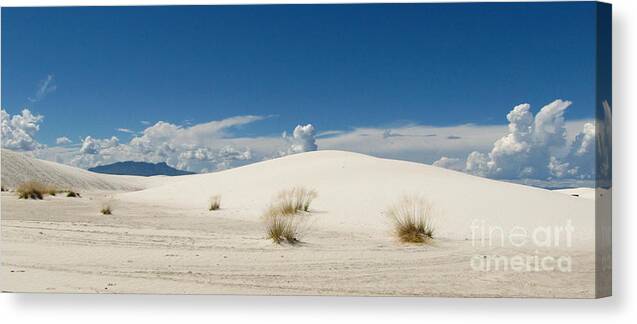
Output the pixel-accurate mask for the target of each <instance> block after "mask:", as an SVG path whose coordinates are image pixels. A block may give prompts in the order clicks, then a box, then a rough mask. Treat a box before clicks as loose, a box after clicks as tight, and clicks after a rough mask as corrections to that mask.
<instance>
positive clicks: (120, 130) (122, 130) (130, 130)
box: [115, 128, 135, 134]
mask: <svg viewBox="0 0 637 324" xmlns="http://www.w3.org/2000/svg"><path fill="white" fill-rule="evenodd" d="M115 130H116V131H118V132H122V133H127V134H135V131H134V130H132V129H128V128H116V129H115Z"/></svg>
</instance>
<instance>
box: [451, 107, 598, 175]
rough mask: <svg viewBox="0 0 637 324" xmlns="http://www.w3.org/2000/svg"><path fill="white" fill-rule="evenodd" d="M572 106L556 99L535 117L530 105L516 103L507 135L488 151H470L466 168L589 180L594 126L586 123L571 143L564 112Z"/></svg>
mask: <svg viewBox="0 0 637 324" xmlns="http://www.w3.org/2000/svg"><path fill="white" fill-rule="evenodd" d="M570 105H571V102H570V101H564V100H559V99H558V100H555V101H553V102H551V103H549V104H548V105H546V106H544V107H542V109H540V111H539V112H538V113H537V115H535V117H534V116H533V113H532V112H531V110H530V109H531V106H530V105H529V104H521V105H518V106H515V107H514V108H513V109H512V110H511V111H510V112H509V113H508V114H507V120H508V121H509V125H508V134H506V135H504V136H503V137H501V138H499V139H498V140H496V141H495V142H494V144H493V147H492V148H491V151H490V152H489V153H488V154H485V153H481V152H480V151H478V150H476V151H473V152H471V153H470V154H469V155H468V156H467V158H466V163H465V168H464V171H466V172H468V173H472V174H475V175H479V176H487V177H491V178H500V179H518V178H532V179H550V178H579V179H590V178H591V177H592V175H593V164H594V160H593V157H592V155H587V154H592V153H591V152H592V151H593V148H592V145H593V143H594V138H595V127H594V126H593V124H591V123H589V122H586V123H584V124H583V126H582V130H581V131H580V132H578V133H577V134H576V135H575V136H574V139H573V140H572V145H570V146H569V137H568V133H569V132H568V127H567V123H566V122H565V120H564V112H565V111H566V109H567V108H568V107H569V106H570ZM584 155H587V156H584ZM454 167H455V168H456V169H457V164H454Z"/></svg>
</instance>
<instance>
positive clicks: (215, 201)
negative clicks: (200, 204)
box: [208, 195, 221, 210]
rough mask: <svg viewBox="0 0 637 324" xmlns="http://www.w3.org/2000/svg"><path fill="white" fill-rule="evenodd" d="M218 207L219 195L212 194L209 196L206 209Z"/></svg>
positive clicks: (219, 203)
mask: <svg viewBox="0 0 637 324" xmlns="http://www.w3.org/2000/svg"><path fill="white" fill-rule="evenodd" d="M219 208H221V196H220V195H215V196H212V198H210V205H209V206H208V210H217V209H219Z"/></svg>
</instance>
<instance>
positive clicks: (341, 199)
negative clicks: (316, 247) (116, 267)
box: [118, 151, 594, 241]
mask: <svg viewBox="0 0 637 324" xmlns="http://www.w3.org/2000/svg"><path fill="white" fill-rule="evenodd" d="M294 186H305V187H307V188H309V189H315V190H317V191H318V194H319V197H318V198H317V199H316V200H315V202H314V203H313V205H312V209H313V214H315V216H316V217H315V224H314V225H316V226H320V227H322V228H325V229H331V230H335V231H354V232H363V233H370V234H371V233H374V234H377V233H379V232H386V231H387V229H388V222H387V218H386V216H385V215H384V214H383V212H384V211H385V210H386V208H387V207H388V206H389V205H390V204H392V203H394V202H395V201H397V200H399V199H400V198H401V197H402V196H405V195H417V196H419V197H423V198H425V199H427V200H428V201H429V202H430V203H431V204H432V205H433V208H434V210H435V211H436V214H435V217H436V219H435V222H436V226H437V228H438V230H439V233H440V235H443V236H445V237H449V238H456V239H457V238H460V239H465V238H469V235H471V228H470V226H471V224H472V222H474V220H475V222H474V224H484V225H485V226H498V227H501V228H503V229H505V230H509V229H511V228H512V227H514V226H522V227H525V228H527V229H533V228H536V227H538V226H560V225H561V226H564V225H566V224H567V222H569V221H570V222H571V223H572V224H573V226H574V227H575V229H576V231H575V238H576V239H578V240H586V241H588V240H590V239H592V234H593V230H592V229H593V224H594V222H593V221H594V208H593V202H592V201H590V200H584V199H574V198H575V197H570V196H567V195H564V194H562V193H556V192H553V191H550V190H544V189H540V188H534V187H528V186H523V185H518V184H512V183H508V182H501V181H494V180H489V179H485V178H480V177H475V176H471V175H467V174H464V173H460V172H455V171H450V170H447V169H443V168H438V167H434V166H430V165H425V164H420V163H412V162H405V161H397V160H387V159H380V158H374V157H371V156H367V155H363V154H358V153H351V152H343V151H316V152H308V153H302V154H296V155H291V156H286V157H282V158H278V159H274V160H269V161H264V162H260V163H256V164H252V165H248V166H244V167H240V168H236V169H231V170H227V171H223V172H217V173H209V174H201V175H195V176H190V177H187V178H183V180H182V181H177V180H176V181H175V182H174V183H171V184H169V185H164V186H157V187H154V188H151V189H147V190H143V191H138V192H133V193H126V194H121V195H119V196H118V198H119V199H121V200H129V201H136V202H146V203H154V204H162V205H167V206H171V207H175V208H180V209H183V210H201V209H204V208H205V206H206V205H207V203H208V201H209V199H210V196H211V195H213V194H221V195H222V196H223V202H222V206H223V208H224V209H228V210H234V211H235V213H233V217H236V218H238V219H244V220H257V219H258V217H259V216H260V215H261V213H262V212H263V210H264V209H265V208H266V207H267V206H268V204H269V202H270V201H271V199H272V197H273V196H275V195H276V193H277V192H278V191H280V190H283V189H287V188H292V187H294ZM482 222H484V223H482Z"/></svg>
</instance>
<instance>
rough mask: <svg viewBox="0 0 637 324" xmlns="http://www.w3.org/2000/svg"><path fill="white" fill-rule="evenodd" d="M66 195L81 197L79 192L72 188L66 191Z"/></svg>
mask: <svg viewBox="0 0 637 324" xmlns="http://www.w3.org/2000/svg"><path fill="white" fill-rule="evenodd" d="M66 196H67V197H73V198H81V197H82V196H80V193H79V192H75V191H73V190H69V191H67V193H66Z"/></svg>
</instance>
